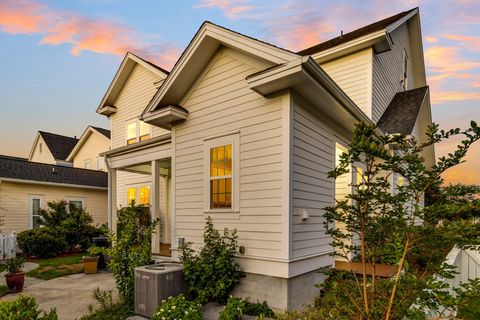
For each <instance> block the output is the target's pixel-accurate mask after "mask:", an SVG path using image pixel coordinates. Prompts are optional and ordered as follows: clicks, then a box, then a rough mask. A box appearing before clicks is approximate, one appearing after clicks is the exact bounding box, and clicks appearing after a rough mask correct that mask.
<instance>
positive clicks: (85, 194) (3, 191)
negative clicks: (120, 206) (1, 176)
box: [0, 181, 107, 232]
mask: <svg viewBox="0 0 480 320" xmlns="http://www.w3.org/2000/svg"><path fill="white" fill-rule="evenodd" d="M29 195H44V196H45V207H46V206H47V202H50V201H59V200H64V199H66V198H68V197H72V198H85V201H86V208H85V209H86V210H87V212H88V213H90V214H91V215H92V217H93V220H94V222H93V224H94V225H101V224H104V223H107V190H91V189H90V190H89V189H80V188H68V187H63V186H62V187H57V186H45V185H35V184H27V183H15V182H7V181H2V182H0V215H2V216H3V217H2V219H3V222H4V224H3V226H1V227H0V229H1V230H2V232H12V231H16V232H21V231H24V230H26V229H28V222H29V221H28V219H29V212H28V208H29V207H28V197H29Z"/></svg>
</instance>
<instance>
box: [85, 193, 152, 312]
mask: <svg viewBox="0 0 480 320" xmlns="http://www.w3.org/2000/svg"><path fill="white" fill-rule="evenodd" d="M117 216H118V230H117V233H116V234H115V233H113V232H110V234H109V240H110V242H111V243H113V247H112V248H95V247H94V248H91V249H90V250H89V251H90V253H98V252H103V253H105V254H106V255H108V256H110V258H111V260H110V262H109V265H108V267H109V269H110V270H111V271H112V273H113V277H114V278H115V282H116V285H117V289H118V292H119V294H120V298H121V300H122V303H123V304H124V305H126V306H128V307H130V308H133V302H134V282H135V274H134V269H135V268H136V267H139V266H143V265H147V264H150V261H151V259H152V248H151V241H152V234H153V232H154V230H155V226H156V225H157V223H158V219H156V220H153V221H151V220H150V215H149V214H148V207H145V206H135V204H134V202H132V203H131V205H130V206H128V207H124V208H121V209H120V210H118V213H117Z"/></svg>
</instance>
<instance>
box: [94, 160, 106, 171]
mask: <svg viewBox="0 0 480 320" xmlns="http://www.w3.org/2000/svg"><path fill="white" fill-rule="evenodd" d="M99 163H101V166H99V165H98V164H99ZM96 166H97V167H96V169H97V170H103V169H104V168H105V162H104V159H103V158H102V157H98V158H97V160H96Z"/></svg>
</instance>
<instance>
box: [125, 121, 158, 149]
mask: <svg viewBox="0 0 480 320" xmlns="http://www.w3.org/2000/svg"><path fill="white" fill-rule="evenodd" d="M151 137H152V127H151V126H150V125H149V124H148V123H145V122H143V121H140V120H137V119H135V120H131V121H129V122H128V123H127V145H129V144H133V143H137V142H140V141H146V140H148V139H150V138H151Z"/></svg>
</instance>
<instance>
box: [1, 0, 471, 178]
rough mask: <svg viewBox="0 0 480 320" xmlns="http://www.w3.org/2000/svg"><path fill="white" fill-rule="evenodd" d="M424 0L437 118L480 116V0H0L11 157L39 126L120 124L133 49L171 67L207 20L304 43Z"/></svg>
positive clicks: (466, 168)
mask: <svg viewBox="0 0 480 320" xmlns="http://www.w3.org/2000/svg"><path fill="white" fill-rule="evenodd" d="M416 6H419V7H420V12H421V20H422V32H423V36H424V39H423V43H424V49H425V57H426V64H427V76H428V82H429V84H430V86H431V97H432V102H433V106H432V110H433V118H434V121H436V122H438V123H440V125H441V126H442V127H445V128H449V127H456V126H460V127H465V126H466V125H467V124H468V121H469V120H471V119H475V120H480V109H479V102H480V4H478V1H474V0H451V1H438V0H437V1H417V0H403V1H400V0H393V1H380V0H368V1H346V0H340V1H335V2H333V1H324V0H318V1H308V0H280V1H273V0H270V1H267V0H263V1H260V0H257V1H256V0H233V1H226V0H191V1H166V0H164V1H124V0H98V1H94V0H77V1H60V0H57V1H41V0H0V48H1V50H0V59H1V60H0V61H2V62H1V66H2V68H1V72H0V154H11V155H17V156H26V155H27V154H28V152H29V150H30V146H31V143H32V142H33V138H34V136H35V133H36V131H37V130H46V131H53V132H57V133H60V134H64V135H70V136H74V135H77V136H80V135H81V134H82V132H83V130H84V129H85V127H86V126H87V125H89V124H92V125H97V126H103V127H108V125H109V124H108V120H107V119H106V118H104V117H102V116H99V115H97V114H96V113H95V109H96V107H97V106H98V103H99V102H100V100H101V98H102V96H103V94H104V92H105V91H106V89H107V87H108V85H109V83H110V81H111V79H112V77H113V75H114V73H115V71H116V69H117V67H118V65H119V63H120V61H121V59H122V57H123V55H124V53H125V51H126V50H132V51H134V52H135V53H137V54H140V55H141V56H143V57H145V58H148V59H151V60H153V61H155V62H156V63H158V64H159V65H160V66H162V67H164V68H166V69H170V68H171V66H172V65H173V63H174V62H175V61H176V59H177V58H178V56H179V54H180V53H181V51H182V50H183V49H184V48H185V46H186V45H187V44H188V42H189V41H190V39H191V38H192V37H193V35H194V34H195V32H196V31H197V29H198V28H199V26H200V25H201V23H202V22H203V21H205V20H210V21H212V22H215V23H217V24H220V25H223V26H225V27H228V28H232V29H234V30H236V31H239V32H241V33H244V34H247V35H250V36H253V37H256V38H259V39H262V40H266V41H269V42H271V43H273V44H276V45H278V46H281V47H285V48H288V49H291V50H300V49H303V48H305V47H308V46H310V45H314V44H316V43H319V42H321V41H324V40H328V39H329V38H332V37H335V36H337V35H338V34H340V30H344V32H348V31H351V30H353V29H354V28H358V27H361V26H363V25H366V24H369V23H371V22H374V21H376V20H379V19H382V18H385V17H387V16H390V15H393V14H395V13H398V12H400V11H403V10H408V9H410V8H413V7H416ZM479 122H480V121H479ZM453 146H454V144H453V145H452V143H446V144H443V145H442V146H439V147H438V148H437V154H442V153H444V152H446V150H448V149H451V148H452V147H453ZM479 158H480V146H479V145H476V146H475V147H474V148H473V149H472V150H471V152H470V154H469V156H468V160H469V162H468V163H467V164H464V165H462V166H461V167H460V168H458V169H454V170H452V171H451V172H449V173H448V174H447V175H446V177H447V178H448V180H449V181H454V182H455V181H463V182H469V183H480V168H478V159H479Z"/></svg>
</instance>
